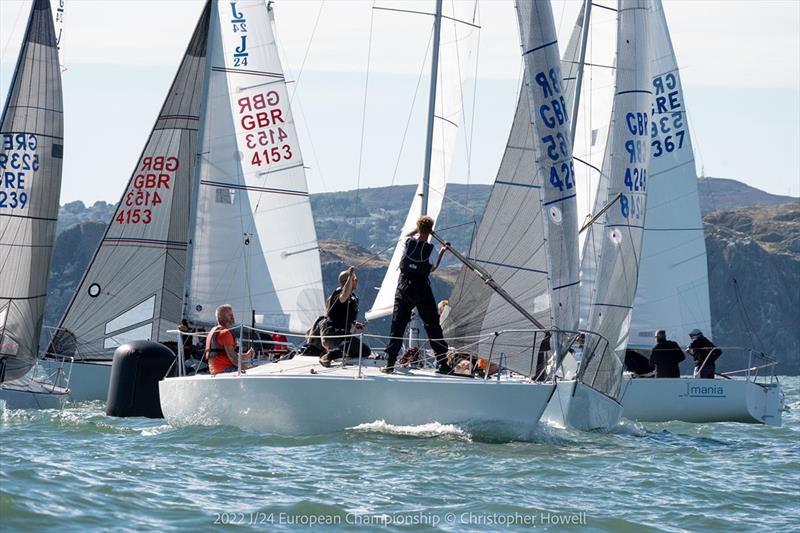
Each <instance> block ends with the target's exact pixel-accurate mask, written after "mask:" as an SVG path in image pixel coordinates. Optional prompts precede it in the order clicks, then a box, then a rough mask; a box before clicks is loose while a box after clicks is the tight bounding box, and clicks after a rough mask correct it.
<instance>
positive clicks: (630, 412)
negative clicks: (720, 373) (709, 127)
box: [622, 378, 783, 426]
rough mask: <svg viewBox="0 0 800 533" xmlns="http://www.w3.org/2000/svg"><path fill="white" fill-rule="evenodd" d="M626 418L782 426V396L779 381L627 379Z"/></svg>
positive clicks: (624, 395) (625, 387)
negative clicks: (769, 382) (766, 383)
mask: <svg viewBox="0 0 800 533" xmlns="http://www.w3.org/2000/svg"><path fill="white" fill-rule="evenodd" d="M622 391H623V394H622V405H623V407H624V414H623V416H624V417H625V418H628V419H630V420H635V421H638V422H667V421H670V420H681V421H684V422H695V423H706V422H745V423H751V424H767V425H770V426H780V425H781V411H782V409H783V395H782V393H781V389H780V385H779V384H778V383H777V382H774V383H772V384H768V385H764V384H760V383H753V382H752V381H747V380H744V379H732V380H725V379H695V378H675V379H670V378H659V379H656V378H635V379H629V378H626V379H625V381H624V382H623V384H622Z"/></svg>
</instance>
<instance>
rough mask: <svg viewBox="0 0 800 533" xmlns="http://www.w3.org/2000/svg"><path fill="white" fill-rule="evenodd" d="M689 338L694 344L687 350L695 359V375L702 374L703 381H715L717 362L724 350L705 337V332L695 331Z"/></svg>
mask: <svg viewBox="0 0 800 533" xmlns="http://www.w3.org/2000/svg"><path fill="white" fill-rule="evenodd" d="M689 338H690V339H692V343H691V344H690V345H689V347H688V348H687V349H686V351H687V352H689V355H691V356H692V358H693V359H694V373H695V375H697V374H700V376H699V377H701V378H703V379H714V374H716V362H717V359H718V358H719V356H720V355H722V350H720V349H719V348H717V347H716V345H715V344H714V343H713V342H711V341H710V340H708V339H707V338H705V336H703V332H702V331H700V330H699V329H693V330H692V331H691V332H689Z"/></svg>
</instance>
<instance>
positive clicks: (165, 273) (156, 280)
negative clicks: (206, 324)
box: [48, 4, 209, 359]
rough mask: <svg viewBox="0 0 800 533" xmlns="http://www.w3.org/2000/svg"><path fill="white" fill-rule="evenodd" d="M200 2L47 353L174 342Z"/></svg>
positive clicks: (196, 106) (199, 68) (204, 30)
mask: <svg viewBox="0 0 800 533" xmlns="http://www.w3.org/2000/svg"><path fill="white" fill-rule="evenodd" d="M208 21H209V4H206V7H205V9H204V10H203V13H202V15H201V16H200V20H199V21H198V23H197V26H196V28H195V30H194V34H193V36H192V39H191V41H190V42H189V46H188V48H187V50H186V53H185V55H184V57H183V60H182V62H181V65H180V67H179V69H178V72H177V74H176V76H175V79H174V81H173V82H172V86H171V87H170V90H169V93H168V96H167V98H166V100H165V102H164V105H163V107H162V108H161V111H160V113H159V115H158V117H157V119H156V123H155V126H154V128H153V130H152V132H151V134H150V137H149V139H148V141H147V143H146V144H145V147H144V150H143V151H142V154H141V156H140V158H139V160H138V162H137V164H136V168H135V169H134V171H133V175H132V176H131V178H130V180H129V182H128V184H127V186H126V188H125V191H124V193H123V195H122V198H121V199H120V202H119V204H118V205H117V209H116V212H115V213H114V217H113V218H112V220H111V222H110V223H109V225H108V228H107V229H106V233H105V235H104V237H103V240H102V241H101V242H100V245H99V246H98V248H97V250H96V251H95V254H94V257H93V259H92V261H91V263H90V264H89V267H88V269H87V271H86V273H85V274H84V276H83V279H82V280H81V283H80V285H79V286H78V288H77V290H76V292H75V294H74V295H73V297H72V300H71V301H70V304H69V306H68V307H67V309H66V311H65V313H64V316H63V318H62V319H61V321H60V323H59V327H58V331H57V334H56V336H55V338H54V339H53V341H52V343H51V347H50V348H49V350H48V351H50V352H52V353H57V354H65V355H77V356H79V357H82V358H85V359H101V358H110V356H111V355H112V354H113V352H114V349H115V348H116V347H117V346H119V345H121V344H123V343H125V342H129V341H132V340H140V339H152V340H156V341H168V340H174V336H173V335H169V334H167V333H166V332H167V330H169V329H172V328H174V327H175V325H176V324H177V323H178V322H179V321H180V319H181V309H182V288H183V281H184V269H185V261H186V247H187V238H188V235H187V232H188V220H189V208H190V203H191V199H192V190H193V187H192V183H193V178H194V174H195V172H194V168H195V158H196V153H197V129H198V124H199V112H200V104H201V101H202V95H203V83H204V73H205V63H206V41H207V34H208Z"/></svg>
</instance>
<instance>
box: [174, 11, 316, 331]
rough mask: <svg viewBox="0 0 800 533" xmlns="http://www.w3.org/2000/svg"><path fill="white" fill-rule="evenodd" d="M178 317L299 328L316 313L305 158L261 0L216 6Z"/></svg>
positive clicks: (313, 238)
mask: <svg viewBox="0 0 800 533" xmlns="http://www.w3.org/2000/svg"><path fill="white" fill-rule="evenodd" d="M209 67H210V73H209V75H210V78H209V86H208V95H207V99H206V102H205V106H204V111H203V118H202V121H203V125H202V134H201V135H202V137H201V138H202V140H201V145H200V146H201V147H200V150H199V169H198V179H199V188H198V191H199V192H198V195H197V205H196V220H195V230H194V237H193V242H192V245H191V248H190V249H191V254H192V257H191V271H190V274H189V279H188V283H187V294H186V296H185V309H184V314H185V317H186V318H187V319H189V320H190V321H191V322H193V323H196V324H213V323H215V318H214V311H215V309H216V307H217V306H218V305H220V304H225V303H227V304H231V305H232V306H233V309H234V314H235V316H236V319H237V320H238V321H240V322H243V323H246V324H249V323H250V322H251V320H252V319H253V317H254V318H255V322H256V323H257V324H259V325H261V326H265V327H270V328H280V329H286V330H291V331H305V330H306V329H307V328H308V327H309V326H310V324H312V323H313V321H314V319H315V318H316V317H317V316H319V315H320V314H322V312H323V294H322V271H321V267H320V260H319V249H318V244H317V237H316V232H315V230H314V221H313V218H312V215H311V204H310V202H309V198H308V185H307V182H306V175H305V170H304V168H303V159H302V156H301V154H300V146H299V143H298V140H297V132H296V129H295V125H294V121H293V119H292V111H291V108H290V105H289V95H288V91H287V89H286V80H285V79H284V75H283V69H282V68H281V63H280V59H279V57H278V49H277V45H276V42H275V35H274V32H273V28H272V11H271V9H268V8H267V6H266V5H265V3H264V2H263V0H249V1H236V2H219V3H217V2H214V6H213V8H212V19H211V28H210V34H209Z"/></svg>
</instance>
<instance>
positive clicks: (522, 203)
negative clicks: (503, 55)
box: [446, 2, 578, 371]
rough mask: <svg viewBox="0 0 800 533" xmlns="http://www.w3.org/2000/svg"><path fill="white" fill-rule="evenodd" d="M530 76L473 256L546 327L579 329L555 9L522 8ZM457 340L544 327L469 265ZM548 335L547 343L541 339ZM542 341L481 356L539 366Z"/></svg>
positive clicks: (457, 306) (507, 338) (456, 299)
mask: <svg viewBox="0 0 800 533" xmlns="http://www.w3.org/2000/svg"><path fill="white" fill-rule="evenodd" d="M517 12H518V14H519V23H520V34H521V41H522V53H523V56H524V58H525V75H524V83H523V87H522V91H521V92H520V97H519V100H518V102H517V109H516V112H515V114H514V121H513V124H512V127H511V133H510V136H509V140H508V143H507V144H506V150H505V153H504V154H503V159H502V162H501V164H500V169H499V171H498V174H497V178H496V179H495V182H494V185H493V187H492V192H491V194H490V196H489V200H488V202H487V206H486V210H485V211H484V215H483V218H482V220H481V223H480V225H479V227H478V229H477V232H476V234H475V236H474V238H473V241H472V244H471V246H470V251H469V259H471V260H472V261H474V262H475V263H477V264H478V265H479V266H480V267H481V268H483V269H484V270H485V271H487V272H488V273H489V274H490V275H491V277H492V278H493V280H494V281H495V282H496V283H497V284H498V285H500V286H501V287H502V288H503V289H504V290H505V291H506V292H507V293H508V294H509V295H510V296H511V297H512V298H513V299H514V300H515V301H516V302H517V303H518V304H520V305H521V306H522V307H524V308H525V309H527V310H528V311H529V312H530V313H531V314H532V315H533V317H534V318H535V319H536V320H537V321H538V322H539V324H538V325H541V326H544V327H551V326H554V327H557V328H560V329H565V330H574V329H576V328H577V321H578V315H577V289H578V245H577V230H576V223H577V220H576V206H575V191H574V181H573V165H572V161H571V141H570V138H569V117H568V115H567V113H568V111H567V107H566V102H565V99H564V96H563V90H562V85H561V72H560V61H559V55H558V45H557V40H556V33H555V27H554V24H553V15H552V12H551V9H550V4H549V2H520V3H518V6H517ZM450 306H451V311H450V313H449V315H448V317H447V323H446V328H447V330H448V332H447V335H448V336H452V337H462V336H472V335H481V336H482V335H491V334H492V333H493V332H496V331H501V330H512V329H527V330H530V329H531V328H534V327H536V326H537V324H532V323H531V322H530V320H529V319H527V318H526V317H524V316H523V315H522V314H521V313H520V312H519V311H517V310H516V309H514V308H513V306H511V305H510V304H509V303H508V302H507V301H506V300H505V299H504V298H502V297H501V296H500V295H499V294H497V293H495V292H494V291H493V290H492V289H491V288H490V287H489V286H488V285H486V284H485V283H484V282H483V280H481V279H480V278H479V277H478V276H476V275H475V273H474V272H472V271H471V270H470V269H469V268H462V269H461V272H460V273H459V277H458V279H457V281H456V285H455V287H454V288H453V292H452V294H451V297H450ZM541 338H542V337H541V335H540V336H539V340H541ZM533 340H534V339H533V338H532V337H531V336H530V335H523V334H504V335H501V336H500V337H498V338H496V339H494V340H493V342H485V343H481V345H480V346H479V347H478V351H479V352H480V353H481V355H484V356H485V355H487V354H488V352H489V350H491V351H492V354H493V356H494V357H496V356H497V355H498V354H500V353H503V354H504V355H505V356H506V358H507V360H506V364H507V365H508V366H510V367H511V368H516V369H518V370H522V371H527V370H528V368H521V366H520V365H522V364H524V363H525V362H528V363H529V362H530V357H529V354H531V353H532V351H534V350H536V349H538V346H533V345H532V343H533Z"/></svg>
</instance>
